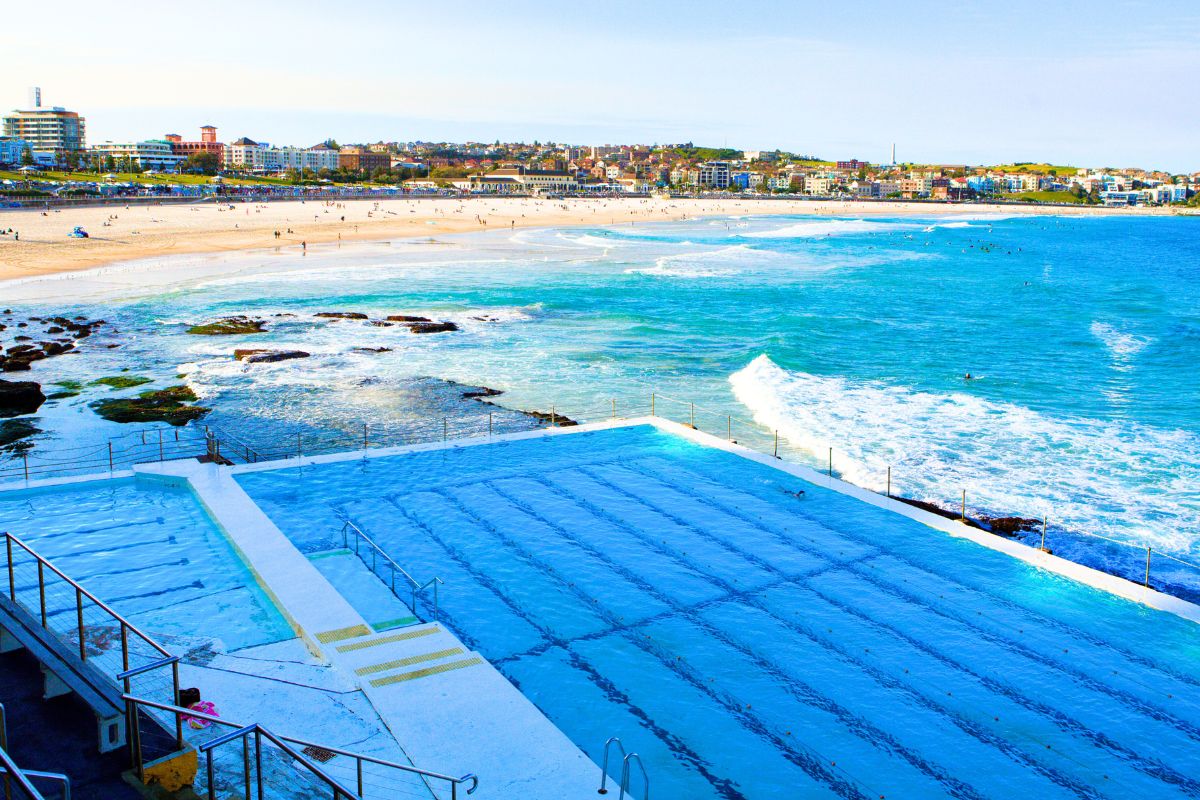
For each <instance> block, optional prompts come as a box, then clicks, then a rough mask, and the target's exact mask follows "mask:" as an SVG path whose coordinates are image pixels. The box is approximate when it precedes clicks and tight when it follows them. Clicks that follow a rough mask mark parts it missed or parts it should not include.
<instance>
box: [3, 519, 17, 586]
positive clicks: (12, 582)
mask: <svg viewBox="0 0 1200 800" xmlns="http://www.w3.org/2000/svg"><path fill="white" fill-rule="evenodd" d="M4 548H5V549H6V550H7V551H8V599H9V600H12V601H13V602H14V603H15V602H17V581H16V576H15V575H14V574H13V559H12V537H11V536H9V535H8V534H7V533H6V534H4Z"/></svg>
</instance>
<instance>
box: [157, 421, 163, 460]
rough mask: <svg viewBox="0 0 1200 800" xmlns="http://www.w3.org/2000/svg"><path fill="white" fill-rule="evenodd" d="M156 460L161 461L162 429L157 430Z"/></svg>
mask: <svg viewBox="0 0 1200 800" xmlns="http://www.w3.org/2000/svg"><path fill="white" fill-rule="evenodd" d="M158 460H159V461H163V460H164V459H163V441H162V428H159V429H158Z"/></svg>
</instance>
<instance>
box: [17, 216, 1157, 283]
mask: <svg viewBox="0 0 1200 800" xmlns="http://www.w3.org/2000/svg"><path fill="white" fill-rule="evenodd" d="M993 213H994V214H1056V215H1077V214H1084V215H1090V214H1154V213H1159V214H1162V213H1171V212H1170V211H1169V210H1166V209H1128V210H1126V209H1105V208H1096V207H1094V206H1081V207H1078V208H1073V207H1061V206H1055V207H1051V208H1046V207H1038V206H1032V205H1030V206H1018V205H988V204H974V203H973V204H969V205H965V204H946V203H897V202H862V201H859V202H855V201H830V200H775V199H736V198H729V199H724V198H722V199H708V198H703V199H681V198H671V199H666V198H663V199H658V198H653V199H646V198H628V199H626V198H595V199H590V198H589V199H581V198H580V199H576V198H571V199H559V200H551V199H537V198H503V197H464V198H414V199H396V200H383V201H372V200H349V201H343V202H326V201H298V200H297V201H284V202H272V203H244V202H239V203H235V204H233V205H229V204H225V205H219V206H218V205H215V204H213V203H196V204H187V205H182V204H180V205H131V206H128V207H126V206H123V205H105V206H93V207H84V208H64V209H51V210H49V211H41V210H34V209H29V210H26V209H21V210H5V211H0V230H4V231H7V230H8V229H10V228H11V229H12V230H14V231H15V232H16V233H17V234H19V240H18V239H17V237H16V236H14V235H13V234H7V235H4V236H0V280H10V279H14V278H30V277H36V276H39V275H49V274H54V273H61V272H71V271H78V270H86V269H91V268H93V267H99V266H104V265H106V264H112V263H115V262H121V261H130V260H135V259H145V258H156V257H161V256H168V255H177V254H178V255H184V254H198V253H212V252H222V251H233V250H250V249H255V248H277V247H280V246H290V247H296V248H300V247H302V246H303V244H304V243H307V244H320V243H328V242H336V241H378V240H387V239H397V238H404V237H436V236H441V235H445V234H453V233H465V232H478V231H503V230H510V229H513V228H528V227H550V226H569V225H611V224H630V223H631V224H635V225H636V224H638V223H645V222H661V221H667V220H678V219H686V218H693V217H700V216H712V215H739V214H825V215H830V216H850V217H855V216H866V215H909V214H911V215H921V216H928V215H933V214H946V215H955V214H972V215H976V214H993ZM75 226H81V227H83V228H84V229H85V230H86V231H88V233H89V234H90V238H87V239H73V238H70V236H69V235H68V234H70V232H71V230H72V229H73V228H74V227H75ZM277 233H278V236H277Z"/></svg>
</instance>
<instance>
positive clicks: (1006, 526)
mask: <svg viewBox="0 0 1200 800" xmlns="http://www.w3.org/2000/svg"><path fill="white" fill-rule="evenodd" d="M983 522H984V524H986V525H987V526H988V528H990V529H991V531H992V533H995V534H999V535H1000V536H1008V537H1011V538H1016V537H1017V536H1020V535H1021V534H1022V533H1027V532H1029V531H1037V530H1041V528H1042V521H1041V520H1040V519H1028V518H1026V517H992V518H988V517H984V518H983Z"/></svg>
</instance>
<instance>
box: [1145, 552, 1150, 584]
mask: <svg viewBox="0 0 1200 800" xmlns="http://www.w3.org/2000/svg"><path fill="white" fill-rule="evenodd" d="M1146 588H1147V589H1149V588H1150V548H1149V547H1147V548H1146Z"/></svg>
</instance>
